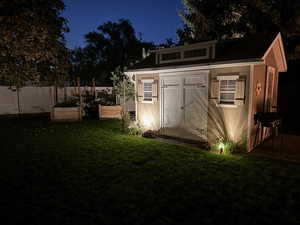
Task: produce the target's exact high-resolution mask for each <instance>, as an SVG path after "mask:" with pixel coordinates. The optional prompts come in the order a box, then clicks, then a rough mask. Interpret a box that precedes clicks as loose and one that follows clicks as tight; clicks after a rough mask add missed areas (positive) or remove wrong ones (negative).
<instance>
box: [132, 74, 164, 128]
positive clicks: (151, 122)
mask: <svg viewBox="0 0 300 225" xmlns="http://www.w3.org/2000/svg"><path fill="white" fill-rule="evenodd" d="M142 79H154V80H156V81H157V84H158V86H157V95H158V98H157V101H155V102H153V103H143V102H142V101H137V112H136V113H137V120H138V121H139V123H140V124H141V125H143V126H144V128H145V129H151V130H159V128H160V111H159V104H160V99H159V98H160V83H159V75H158V74H147V75H137V76H136V84H137V83H138V81H139V80H142ZM136 88H137V85H136ZM136 91H137V90H136ZM136 93H137V92H136ZM137 99H138V98H137Z"/></svg>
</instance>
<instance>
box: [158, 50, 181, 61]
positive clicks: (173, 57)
mask: <svg viewBox="0 0 300 225" xmlns="http://www.w3.org/2000/svg"><path fill="white" fill-rule="evenodd" d="M180 58H181V53H180V52H172V53H165V54H162V56H161V60H162V61H169V60H176V59H180Z"/></svg>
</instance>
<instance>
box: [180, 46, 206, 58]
mask: <svg viewBox="0 0 300 225" xmlns="http://www.w3.org/2000/svg"><path fill="white" fill-rule="evenodd" d="M206 55H207V49H206V48H200V49H194V50H189V51H185V52H184V58H185V59H186V58H196V57H203V56H206Z"/></svg>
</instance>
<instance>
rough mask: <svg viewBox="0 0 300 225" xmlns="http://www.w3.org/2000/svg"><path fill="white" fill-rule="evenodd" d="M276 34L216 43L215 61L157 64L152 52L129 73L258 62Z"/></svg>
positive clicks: (130, 68)
mask: <svg viewBox="0 0 300 225" xmlns="http://www.w3.org/2000/svg"><path fill="white" fill-rule="evenodd" d="M275 37H276V34H272V35H266V34H256V35H253V36H250V37H247V38H238V39H230V40H226V41H220V42H217V43H216V51H215V58H213V59H202V60H191V61H180V62H172V63H163V64H156V62H155V52H152V53H151V54H150V56H148V57H147V58H145V59H144V60H143V61H141V62H139V63H137V64H135V65H134V66H132V67H129V69H128V71H129V72H130V71H135V70H142V69H160V68H162V69H163V68H164V67H171V66H185V65H186V66H188V65H198V64H208V63H209V64H214V63H220V62H224V61H235V60H245V61H251V59H253V61H257V60H258V59H262V57H263V56H264V54H265V52H266V51H267V50H268V48H269V47H270V45H271V44H272V42H273V40H274V39H275Z"/></svg>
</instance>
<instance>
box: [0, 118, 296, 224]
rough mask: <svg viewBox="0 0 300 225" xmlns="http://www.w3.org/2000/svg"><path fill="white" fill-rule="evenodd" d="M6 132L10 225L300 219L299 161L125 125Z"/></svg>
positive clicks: (4, 201)
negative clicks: (144, 133)
mask: <svg viewBox="0 0 300 225" xmlns="http://www.w3.org/2000/svg"><path fill="white" fill-rule="evenodd" d="M0 135H1V136H0V137H1V158H0V169H1V170H0V171H1V172H0V182H1V183H0V184H1V186H0V191H1V195H2V197H1V198H0V204H1V208H2V210H1V214H2V216H1V220H2V221H1V222H0V223H1V224H3V225H4V224H5V225H6V224H30V225H38V224H39V225H42V224H43V225H44V224H49V225H50V224H51V225H58V224H59V225H81V224H82V225H95V224H97V225H99V224H105V225H106V224H118V225H125V224H128V225H129V224H130V225H137V224H139V225H142V224H153V225H154V224H155V225H156V224H159V225H160V224H222V225H227V224H230V225H233V224H243V225H247V224H272V225H273V224H299V223H300V213H299V207H300V165H299V164H298V165H297V164H291V163H285V162H280V161H272V160H267V159H262V158H261V159H260V158H253V157H249V156H244V157H230V156H220V155H216V154H213V153H209V152H206V151H202V150H200V149H197V148H192V147H184V146H177V145H171V144H166V143H160V142H157V141H155V140H150V139H145V138H141V137H134V136H128V135H124V134H122V133H121V132H120V124H119V123H118V122H117V121H84V122H82V123H74V124H63V123H60V124H53V123H50V122H48V121H45V120H44V121H43V120H17V119H15V120H7V119H6V120H0ZM4 221H5V222H4Z"/></svg>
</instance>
